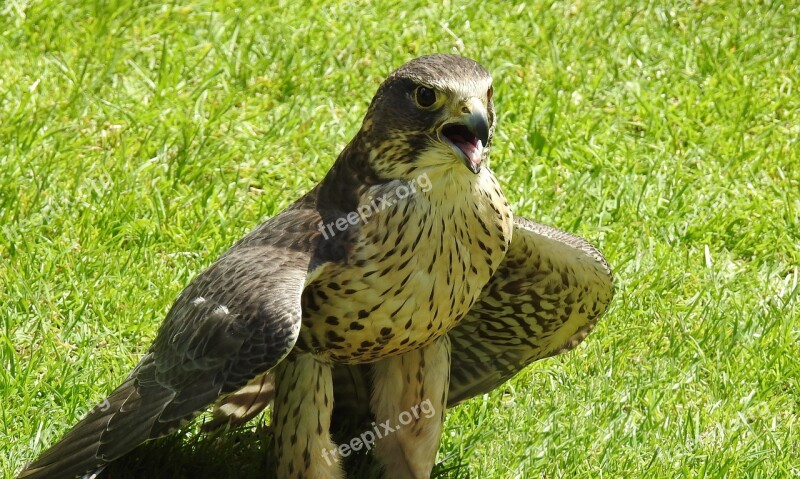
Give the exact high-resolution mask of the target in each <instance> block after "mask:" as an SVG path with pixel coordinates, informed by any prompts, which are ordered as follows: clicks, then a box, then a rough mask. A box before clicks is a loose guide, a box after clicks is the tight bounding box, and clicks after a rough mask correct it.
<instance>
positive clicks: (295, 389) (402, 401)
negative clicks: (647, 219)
mask: <svg viewBox="0 0 800 479" xmlns="http://www.w3.org/2000/svg"><path fill="white" fill-rule="evenodd" d="M493 130H494V108H493V103H492V88H491V77H490V76H489V75H488V73H487V72H486V71H485V70H484V69H483V68H482V67H481V66H480V65H478V64H477V63H475V62H474V61H472V60H469V59H466V58H463V57H460V56H455V55H432V56H427V57H421V58H418V59H416V60H413V61H411V62H409V63H407V64H406V65H404V66H402V67H401V68H399V69H398V70H396V71H395V72H393V73H392V74H391V75H390V76H389V77H388V78H387V79H386V81H384V83H383V84H382V85H381V86H380V88H379V89H378V92H377V93H376V95H375V97H374V99H373V101H372V103H371V105H370V107H369V110H368V112H367V114H366V117H365V119H364V122H363V124H362V127H361V129H360V130H359V132H358V133H357V134H356V136H355V137H354V139H353V140H352V141H351V142H350V144H348V146H347V147H346V148H345V149H344V151H343V152H342V153H341V154H340V155H339V157H338V159H337V160H336V162H335V163H334V165H333V167H332V168H331V170H330V171H329V172H328V174H327V175H326V176H325V178H324V179H323V181H322V182H321V183H320V184H319V185H318V186H317V187H316V188H314V189H313V190H312V191H310V192H309V193H308V194H306V195H305V196H304V197H303V198H301V199H300V200H298V201H297V202H296V203H295V204H293V205H292V206H291V207H289V208H287V209H286V210H284V211H283V212H281V213H280V214H279V215H277V216H276V217H274V218H272V219H270V220H268V221H267V222H265V223H264V224H262V225H261V226H259V227H258V228H257V229H256V230H255V231H253V232H252V233H250V234H249V235H247V236H246V237H245V238H243V239H242V240H241V241H239V242H238V243H236V244H235V245H234V246H233V247H232V248H231V249H230V250H229V251H228V252H226V253H225V254H224V255H222V256H221V257H220V258H219V259H218V260H217V261H216V262H215V263H214V264H213V265H212V266H211V267H209V268H208V269H207V270H206V271H204V272H203V273H201V274H200V275H199V276H198V277H197V278H196V279H195V280H194V281H193V282H192V283H191V284H190V285H189V286H188V287H187V288H186V289H185V290H184V292H183V293H181V295H180V296H179V297H178V299H177V300H176V302H175V304H174V305H173V307H172V308H171V310H170V311H169V313H168V314H167V317H166V318H165V320H164V323H163V324H162V326H161V328H160V329H159V332H158V335H157V337H156V340H155V342H154V344H153V345H152V346H151V347H150V349H149V350H148V352H147V354H146V355H145V356H144V358H143V359H142V360H141V362H140V363H139V365H138V366H137V367H136V368H135V369H134V371H133V372H132V373H131V374H130V375H129V376H128V378H127V379H126V380H125V381H124V382H123V384H122V385H121V386H119V388H117V389H116V390H115V391H114V392H112V393H111V395H110V396H109V400H108V403H107V404H108V407H104V408H102V409H97V410H95V411H93V412H91V413H90V414H89V415H87V417H85V418H84V419H83V420H82V421H81V422H79V423H78V424H77V425H76V426H75V427H74V428H73V429H72V430H70V431H69V432H68V433H67V435H66V436H65V437H64V438H63V439H62V440H61V441H60V442H58V443H56V445H54V446H53V447H52V448H51V449H49V450H47V451H45V452H44V454H42V455H41V456H40V457H39V458H38V459H37V460H36V461H34V462H33V463H32V464H30V465H29V466H28V467H27V468H26V469H25V470H24V471H22V472H21V474H20V476H19V477H21V478H43V477H48V478H71V477H75V476H77V475H80V474H84V473H86V472H89V471H92V470H93V469H96V468H97V467H100V466H102V465H104V464H107V463H108V462H109V461H113V460H114V459H116V458H118V457H120V456H122V455H124V454H126V453H127V452H128V451H130V450H131V449H133V448H134V447H136V446H137V445H138V444H140V443H142V442H144V441H146V440H148V439H151V438H155V437H159V436H162V435H164V434H168V433H170V432H171V431H173V430H174V429H175V428H176V427H178V426H180V425H181V424H182V423H184V422H186V421H188V420H190V419H192V418H193V417H194V416H195V415H197V414H198V413H199V412H202V411H203V410H205V409H206V408H207V407H208V406H210V405H212V404H214V403H217V408H216V410H215V416H216V420H215V422H214V423H213V424H212V426H216V425H219V424H224V423H232V424H235V423H238V422H240V421H242V420H245V419H247V418H249V417H252V416H253V415H254V414H256V413H257V412H258V411H259V410H260V409H262V408H263V407H264V406H265V405H266V404H267V403H268V402H269V401H270V400H273V399H274V407H273V411H272V423H273V430H274V432H275V441H274V442H275V450H276V453H277V458H278V464H277V465H276V471H277V474H278V476H279V477H314V478H338V477H342V475H343V473H342V471H341V468H340V464H339V462H338V461H337V460H334V461H330V459H329V454H330V453H331V452H332V451H334V450H336V448H337V446H336V444H334V443H333V442H332V441H331V437H330V430H331V427H332V426H333V427H336V420H337V418H336V417H333V418H332V412H333V411H334V398H335V401H336V403H337V407H348V403H350V406H349V407H351V408H352V409H353V410H355V411H360V414H363V415H365V417H367V416H368V417H370V418H373V419H374V420H376V421H379V422H382V421H384V420H387V421H394V420H396V419H397V417H398V414H400V413H402V412H404V411H409V410H411V409H412V408H413V407H415V405H418V404H420V403H421V402H423V401H426V402H427V403H428V404H430V406H431V407H432V408H433V409H434V410H435V411H436V414H431V415H430V416H427V415H426V416H423V417H417V418H415V419H414V420H413V421H412V423H411V424H409V425H408V426H407V427H404V428H402V429H399V430H398V431H397V432H396V433H394V434H391V435H388V436H386V437H383V438H381V439H380V440H378V441H377V444H375V454H376V456H377V457H378V459H379V460H380V462H381V463H382V464H383V465H384V467H385V471H386V475H387V476H389V477H398V478H405V477H412V478H422V477H428V476H429V475H430V471H431V469H432V467H433V465H434V461H435V456H436V450H437V448H438V445H439V440H440V434H441V428H442V421H443V418H444V412H445V409H446V407H447V405H448V404H449V403H455V402H459V401H462V400H464V399H466V398H468V397H470V396H472V395H474V394H478V393H480V392H483V391H486V390H489V389H491V388H493V387H496V386H497V385H499V384H501V383H502V382H503V381H505V380H506V379H507V378H508V377H510V376H511V375H513V374H514V373H515V372H516V371H518V370H519V369H520V368H522V367H524V365H525V364H527V363H529V362H530V361H533V360H535V359H538V358H540V357H544V356H547V355H551V354H555V353H557V352H559V351H560V350H561V349H564V348H569V347H570V346H571V345H574V343H577V342H578V341H580V340H581V339H582V337H583V336H585V334H586V333H588V330H589V329H590V328H591V326H592V325H593V324H594V321H596V320H597V318H598V317H599V315H600V314H601V313H602V311H603V309H604V308H605V306H606V304H607V303H608V301H609V300H610V296H611V279H610V272H609V270H608V266H607V264H606V263H605V261H604V260H603V259H602V256H600V254H599V253H598V252H597V250H595V249H594V248H592V247H591V246H589V245H588V244H586V243H585V242H583V241H582V240H580V239H578V238H575V237H573V236H570V235H566V234H565V233H562V232H559V231H557V230H554V229H551V228H547V227H544V226H541V225H537V224H535V223H532V222H528V221H527V220H524V219H521V218H516V219H514V218H513V217H512V215H511V212H510V209H509V206H508V203H507V202H506V200H505V197H504V196H503V194H502V192H501V190H500V187H499V185H498V183H497V181H496V179H495V178H494V176H493V174H492V172H491V171H490V170H489V169H488V168H487V167H486V166H485V160H486V157H487V152H488V146H489V144H490V142H491V138H492V134H493ZM451 360H452V362H453V365H452V368H451ZM354 401H358V403H355V402H354Z"/></svg>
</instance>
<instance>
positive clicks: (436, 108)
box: [362, 55, 494, 179]
mask: <svg viewBox="0 0 800 479" xmlns="http://www.w3.org/2000/svg"><path fill="white" fill-rule="evenodd" d="M493 131H494V106H493V102H492V78H491V76H489V73H488V72H487V71H486V70H485V69H484V68H483V67H482V66H480V65H479V64H478V63H476V62H475V61H473V60H470V59H468V58H464V57H461V56H457V55H430V56H425V57H420V58H417V59H415V60H412V61H411V62H409V63H407V64H405V65H403V66H402V67H400V68H399V69H397V70H396V71H395V72H393V73H392V74H391V75H390V76H389V78H387V79H386V81H385V82H384V83H383V84H382V85H381V87H380V88H379V89H378V93H377V94H376V95H375V98H374V99H373V101H372V104H371V105H370V109H369V112H368V113H367V116H366V118H365V119H364V125H363V127H362V134H363V135H364V138H365V139H366V141H367V142H370V143H372V144H371V145H370V146H371V148H370V149H371V151H372V152H373V153H372V157H371V158H370V162H371V164H372V167H373V168H374V169H375V171H376V172H377V173H378V174H380V175H381V176H384V177H388V178H396V179H410V178H412V177H414V176H416V175H419V174H421V173H423V172H425V171H428V170H429V169H431V168H439V169H450V170H452V171H454V172H456V173H459V174H467V175H475V174H478V173H479V172H480V169H481V165H482V164H483V162H484V161H485V160H486V157H487V153H488V147H489V143H490V142H491V138H492V133H493ZM373 138H374V139H376V140H375V141H371V139H373ZM378 138H380V139H381V140H380V142H378V140H377V139H378Z"/></svg>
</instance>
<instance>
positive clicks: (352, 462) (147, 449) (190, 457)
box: [100, 424, 469, 479]
mask: <svg viewBox="0 0 800 479" xmlns="http://www.w3.org/2000/svg"><path fill="white" fill-rule="evenodd" d="M271 440H272V432H271V430H270V428H269V426H266V425H263V424H259V425H256V426H251V427H245V428H240V429H237V430H235V431H230V432H227V433H226V432H216V433H212V434H207V435H206V434H197V433H195V432H194V430H193V429H191V428H190V429H186V430H181V431H179V432H178V433H176V434H174V435H172V436H168V437H165V438H161V439H158V440H155V441H150V442H148V443H146V444H143V445H142V446H140V447H138V448H136V449H135V450H134V451H132V452H131V453H129V454H128V455H126V456H124V457H122V458H120V459H118V460H116V461H114V462H113V463H111V464H110V465H109V466H108V467H107V468H106V470H105V471H104V473H103V474H102V475H101V476H100V478H101V479H141V478H148V479H161V478H164V479H167V478H169V479H184V478H186V479H189V478H191V479H212V478H214V479H226V478H235V479H251V478H253V479H255V478H258V479H278V478H277V476H276V474H275V464H276V462H275V458H274V456H273V454H272V452H271V450H272V447H271V444H270V443H271ZM320 460H321V461H322V460H324V459H323V458H320ZM344 468H345V470H346V471H347V477H350V478H359V479H360V478H364V479H369V478H376V479H378V478H380V477H381V474H380V466H379V465H378V464H377V462H376V461H375V459H374V457H373V456H372V455H370V454H357V455H356V454H354V455H352V456H350V457H348V458H347V460H346V462H345V463H344ZM466 470H467V467H466V464H461V463H460V461H458V458H450V459H449V460H448V461H447V464H437V466H436V468H435V469H434V472H433V474H432V475H431V477H433V478H441V479H445V478H446V479H463V478H468V477H469V476H468V475H467V473H466Z"/></svg>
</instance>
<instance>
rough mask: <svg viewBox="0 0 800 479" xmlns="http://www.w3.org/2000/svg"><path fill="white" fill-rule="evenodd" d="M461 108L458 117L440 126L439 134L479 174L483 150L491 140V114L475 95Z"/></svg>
mask: <svg viewBox="0 0 800 479" xmlns="http://www.w3.org/2000/svg"><path fill="white" fill-rule="evenodd" d="M459 108H460V109H459V114H458V115H457V116H456V118H454V119H453V120H450V121H446V122H445V123H444V124H443V125H442V126H441V127H440V128H439V131H438V136H439V139H440V140H441V141H443V142H444V143H447V144H449V145H450V146H451V147H452V148H453V151H455V153H456V154H457V155H458V156H459V157H460V158H461V159H462V160H463V161H464V164H465V165H466V166H467V168H469V170H470V171H471V172H473V173H475V174H476V175H477V174H478V173H479V172H480V171H481V161H483V150H484V148H486V144H487V143H488V142H489V114H488V112H487V111H486V107H485V106H484V105H483V102H482V101H481V100H480V99H478V98H474V97H473V98H469V99H467V100H465V101H464V102H462V103H461V104H460V105H459Z"/></svg>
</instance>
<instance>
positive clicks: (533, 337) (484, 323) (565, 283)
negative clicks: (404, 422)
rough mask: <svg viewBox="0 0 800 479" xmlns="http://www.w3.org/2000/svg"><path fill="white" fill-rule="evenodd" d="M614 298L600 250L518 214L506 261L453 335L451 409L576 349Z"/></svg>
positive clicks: (453, 330) (609, 277)
mask: <svg viewBox="0 0 800 479" xmlns="http://www.w3.org/2000/svg"><path fill="white" fill-rule="evenodd" d="M612 295H613V279H612V275H611V269H610V267H609V265H608V263H607V262H606V260H605V258H603V255H602V254H601V253H600V252H599V251H598V250H597V248H595V247H594V246H592V245H591V244H589V243H588V242H586V241H585V240H583V239H581V238H579V237H577V236H574V235H572V234H569V233H566V232H564V231H561V230H559V229H556V228H553V227H550V226H546V225H542V224H539V223H536V222H533V221H530V220H528V219H526V218H522V217H515V218H514V234H513V237H512V241H511V246H510V247H509V250H508V253H507V254H506V257H505V259H504V260H503V263H502V264H501V265H500V268H499V269H498V270H497V272H495V274H494V276H493V277H492V279H491V280H490V281H489V283H488V284H487V285H486V286H485V287H484V288H483V292H482V293H481V296H480V298H479V299H478V302H477V303H476V304H475V305H474V306H473V307H472V309H471V310H470V312H469V313H468V314H467V315H466V316H465V317H464V319H462V320H461V321H460V322H459V323H458V325H457V326H456V327H455V328H453V329H452V330H451V331H450V333H449V334H450V341H451V345H452V372H451V380H450V395H449V397H448V404H449V405H455V404H458V403H460V402H462V401H464V400H466V399H469V398H471V397H474V396H476V395H478V394H483V393H486V392H489V391H491V390H492V389H494V388H496V387H497V386H499V385H500V384H502V383H503V382H505V381H506V380H508V379H509V378H511V377H512V376H514V375H515V374H516V373H518V372H519V371H521V370H522V369H523V368H524V367H525V366H527V365H528V364H530V363H532V362H533V361H536V360H538V359H542V358H546V357H549V356H553V355H556V354H559V353H561V352H564V351H568V350H570V349H572V348H574V347H575V346H576V345H577V344H578V343H580V342H581V341H583V339H584V338H585V337H586V336H587V335H588V334H589V332H590V331H591V330H592V329H593V328H594V325H595V323H596V322H597V320H598V319H599V318H600V316H601V315H602V314H603V312H604V311H605V309H606V307H607V306H608V303H609V302H610V301H611V297H612Z"/></svg>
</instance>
